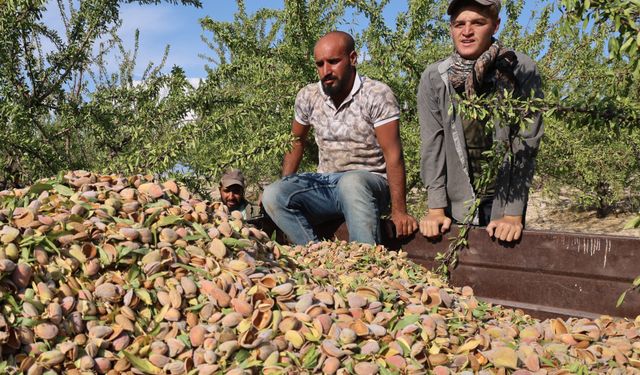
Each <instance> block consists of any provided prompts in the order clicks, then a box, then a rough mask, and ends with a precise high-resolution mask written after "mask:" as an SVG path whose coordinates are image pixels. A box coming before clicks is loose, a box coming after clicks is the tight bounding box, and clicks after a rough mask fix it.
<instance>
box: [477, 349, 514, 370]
mask: <svg viewBox="0 0 640 375" xmlns="http://www.w3.org/2000/svg"><path fill="white" fill-rule="evenodd" d="M484 355H485V356H486V357H487V358H488V359H489V362H491V363H492V364H493V365H494V366H496V367H506V368H510V369H516V368H518V354H517V353H516V351H515V350H513V349H511V348H508V347H506V346H503V347H499V348H495V349H492V350H490V351H488V352H485V353H484Z"/></svg>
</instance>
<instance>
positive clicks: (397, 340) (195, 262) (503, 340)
mask: <svg viewBox="0 0 640 375" xmlns="http://www.w3.org/2000/svg"><path fill="white" fill-rule="evenodd" d="M0 293H1V296H0V372H1V373H19V372H23V373H26V374H55V373H68V374H85V373H86V374H93V373H101V374H104V373H108V374H120V373H127V374H163V373H166V374H188V373H190V374H244V373H247V374H253V373H265V374H279V373H287V374H301V373H326V374H334V373H338V374H352V373H355V374H391V373H407V374H427V373H435V374H449V373H462V374H474V373H480V374H506V373H513V374H568V373H579V372H582V373H609V374H634V373H635V374H640V317H638V318H636V319H635V320H634V321H631V320H621V319H613V318H611V317H606V316H603V317H601V318H600V319H596V320H588V319H568V320H562V319H551V320H545V321H539V320H535V319H532V318H530V317H529V316H527V315H525V314H524V313H522V312H521V311H517V310H516V311H514V310H509V309H504V308H501V307H500V306H492V305H489V304H487V303H484V302H482V301H479V300H477V299H476V298H475V297H474V296H473V291H472V290H471V288H469V287H464V288H453V287H450V286H448V285H447V284H446V283H445V282H443V281H442V280H441V279H440V278H438V277H437V276H436V275H433V274H431V273H430V272H427V271H426V270H424V269H422V268H421V267H420V266H418V265H416V264H414V263H412V262H411V261H410V260H408V259H406V253H403V252H393V251H388V250H386V249H384V248H383V247H381V246H375V247H372V246H368V245H360V244H355V243H351V244H349V243H345V242H323V243H317V244H312V245H310V246H307V247H302V246H296V247H289V246H281V245H278V244H276V243H274V242H272V241H270V239H269V238H268V237H267V236H266V235H265V234H264V233H263V232H261V231H259V230H257V229H255V228H253V227H250V226H247V225H245V224H244V223H243V221H242V218H241V215H238V213H237V212H232V213H229V212H228V210H227V208H226V207H224V206H223V205H221V204H220V203H217V202H214V203H210V202H206V201H202V200H199V199H197V198H195V197H193V196H191V194H190V193H189V192H188V191H187V190H186V189H185V188H184V187H180V186H178V185H177V184H176V183H175V182H173V181H166V182H164V183H159V182H157V181H155V180H154V179H153V178H152V177H151V176H133V177H122V176H115V175H107V176H103V175H96V174H92V173H89V172H84V171H75V172H70V173H68V174H67V175H65V176H64V177H63V178H62V179H61V180H46V181H41V182H39V183H37V184H35V185H33V186H31V187H29V188H25V189H19V190H12V191H3V192H0Z"/></svg>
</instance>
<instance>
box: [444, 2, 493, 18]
mask: <svg viewBox="0 0 640 375" xmlns="http://www.w3.org/2000/svg"><path fill="white" fill-rule="evenodd" d="M463 2H466V3H472V2H473V3H478V4H480V5H484V6H490V5H495V6H496V7H497V8H498V12H500V6H501V3H500V0H471V1H469V0H449V7H448V8H447V14H448V15H450V16H451V15H453V12H454V11H455V10H456V8H457V7H458V6H459V5H460V3H463Z"/></svg>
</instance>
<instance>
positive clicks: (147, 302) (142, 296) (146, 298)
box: [134, 289, 153, 305]
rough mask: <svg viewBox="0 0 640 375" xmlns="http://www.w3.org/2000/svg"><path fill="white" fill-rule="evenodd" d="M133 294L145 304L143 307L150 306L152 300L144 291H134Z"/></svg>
mask: <svg viewBox="0 0 640 375" xmlns="http://www.w3.org/2000/svg"><path fill="white" fill-rule="evenodd" d="M134 292H135V293H136V295H137V296H138V298H140V299H141V300H142V302H144V303H145V305H152V304H153V300H152V299H151V294H149V292H148V291H147V290H146V289H134Z"/></svg>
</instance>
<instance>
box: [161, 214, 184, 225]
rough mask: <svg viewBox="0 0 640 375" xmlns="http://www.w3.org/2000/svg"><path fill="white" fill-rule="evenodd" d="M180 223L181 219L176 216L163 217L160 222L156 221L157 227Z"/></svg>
mask: <svg viewBox="0 0 640 375" xmlns="http://www.w3.org/2000/svg"><path fill="white" fill-rule="evenodd" d="M181 221H182V218H181V217H180V216H176V215H169V216H164V217H162V218H161V219H160V220H158V226H161V227H166V226H168V225H173V224H175V223H178V222H181Z"/></svg>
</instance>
